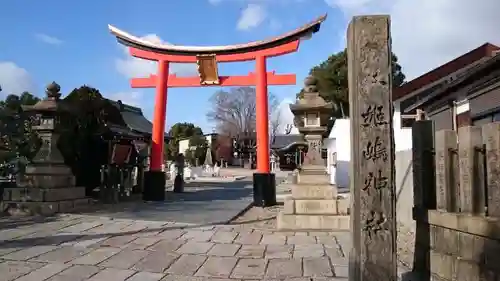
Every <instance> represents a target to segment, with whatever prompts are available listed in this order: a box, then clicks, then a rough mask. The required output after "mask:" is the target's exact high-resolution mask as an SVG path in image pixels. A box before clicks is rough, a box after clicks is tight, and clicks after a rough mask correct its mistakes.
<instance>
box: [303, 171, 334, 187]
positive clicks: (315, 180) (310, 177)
mask: <svg viewBox="0 0 500 281" xmlns="http://www.w3.org/2000/svg"><path fill="white" fill-rule="evenodd" d="M297 181H298V183H299V184H307V185H329V184H330V179H329V178H328V175H327V174H321V175H317V174H306V173H300V174H299V175H298V178H297Z"/></svg>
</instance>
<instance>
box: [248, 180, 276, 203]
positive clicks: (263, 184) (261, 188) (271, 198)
mask: <svg viewBox="0 0 500 281" xmlns="http://www.w3.org/2000/svg"><path fill="white" fill-rule="evenodd" d="M253 203H254V205H255V206H257V207H270V206H275V205H276V204H277V203H276V177H275V175H274V174H271V173H255V174H253Z"/></svg>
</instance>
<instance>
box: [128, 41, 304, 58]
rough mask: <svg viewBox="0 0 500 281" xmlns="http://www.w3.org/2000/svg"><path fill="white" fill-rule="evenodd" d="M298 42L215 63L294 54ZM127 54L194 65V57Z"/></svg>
mask: <svg viewBox="0 0 500 281" xmlns="http://www.w3.org/2000/svg"><path fill="white" fill-rule="evenodd" d="M299 45H300V40H296V41H292V42H289V43H286V44H283V45H279V46H276V47H272V48H269V49H264V50H260V51H255V52H250V53H242V54H231V55H217V56H216V59H217V62H237V61H251V60H255V59H256V58H257V57H268V58H270V57H276V56H282V55H286V54H290V53H293V52H296V51H297V50H298V49H299ZM129 52H130V54H131V55H132V56H134V57H136V58H141V59H146V60H153V61H162V60H164V61H169V62H173V63H196V56H182V55H168V54H158V53H153V52H150V51H145V50H141V49H136V48H132V47H130V48H129Z"/></svg>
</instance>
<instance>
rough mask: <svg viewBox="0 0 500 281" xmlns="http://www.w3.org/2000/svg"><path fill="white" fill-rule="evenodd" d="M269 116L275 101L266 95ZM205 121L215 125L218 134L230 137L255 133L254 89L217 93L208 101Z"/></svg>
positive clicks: (272, 97)
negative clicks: (208, 105)
mask: <svg viewBox="0 0 500 281" xmlns="http://www.w3.org/2000/svg"><path fill="white" fill-rule="evenodd" d="M268 98H269V115H271V113H272V112H273V111H274V110H275V109H276V107H277V104H278V103H277V101H276V98H275V96H274V95H273V94H271V93H269V94H268ZM209 102H210V106H211V108H210V110H209V112H208V113H207V119H208V120H209V121H210V122H213V123H215V127H216V130H217V132H218V133H220V134H223V135H227V136H230V137H236V138H238V136H240V135H245V134H246V135H249V134H252V133H253V132H255V129H256V125H255V118H256V107H257V105H256V99H255V88H251V87H239V88H232V89H230V90H229V91H217V92H215V93H214V94H213V95H212V97H210V99H209Z"/></svg>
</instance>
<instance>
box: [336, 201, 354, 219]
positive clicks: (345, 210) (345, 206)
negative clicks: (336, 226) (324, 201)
mask: <svg viewBox="0 0 500 281" xmlns="http://www.w3.org/2000/svg"><path fill="white" fill-rule="evenodd" d="M350 209H351V199H350V198H349V197H348V198H337V211H338V214H339V215H348V214H350V213H351V212H350Z"/></svg>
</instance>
